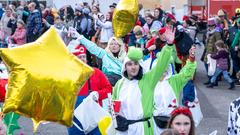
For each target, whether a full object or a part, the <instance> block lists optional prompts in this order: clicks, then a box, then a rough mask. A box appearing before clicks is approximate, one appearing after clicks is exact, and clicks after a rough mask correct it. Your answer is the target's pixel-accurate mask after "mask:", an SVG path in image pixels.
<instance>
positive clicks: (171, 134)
mask: <svg viewBox="0 0 240 135" xmlns="http://www.w3.org/2000/svg"><path fill="white" fill-rule="evenodd" d="M160 135H179V133H178V132H177V131H176V130H174V129H166V130H164V131H163V132H162V133H161V134H160Z"/></svg>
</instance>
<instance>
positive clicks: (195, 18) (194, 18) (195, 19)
mask: <svg viewBox="0 0 240 135" xmlns="http://www.w3.org/2000/svg"><path fill="white" fill-rule="evenodd" d="M189 18H191V19H193V20H194V21H197V20H198V16H196V15H191V16H190V17H189Z"/></svg>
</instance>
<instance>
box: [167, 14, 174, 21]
mask: <svg viewBox="0 0 240 135" xmlns="http://www.w3.org/2000/svg"><path fill="white" fill-rule="evenodd" d="M167 18H170V19H173V20H176V18H175V16H174V15H173V14H170V13H169V14H168V15H167Z"/></svg>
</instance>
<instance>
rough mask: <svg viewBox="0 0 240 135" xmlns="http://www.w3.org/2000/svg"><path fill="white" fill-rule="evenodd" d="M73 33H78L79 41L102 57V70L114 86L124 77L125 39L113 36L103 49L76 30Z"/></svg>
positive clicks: (94, 53)
mask: <svg viewBox="0 0 240 135" xmlns="http://www.w3.org/2000/svg"><path fill="white" fill-rule="evenodd" d="M72 33H75V35H77V37H78V39H77V40H78V42H79V43H80V44H82V45H84V46H85V47H86V48H87V50H88V51H89V52H90V53H91V54H93V55H95V56H96V57H98V58H100V59H102V71H103V73H104V74H105V75H106V76H107V78H108V80H109V81H110V83H111V85H112V86H114V85H115V83H116V82H117V81H118V80H119V79H121V78H122V76H121V75H122V74H121V69H122V63H123V60H124V58H125V57H126V52H125V49H124V43H123V41H122V40H121V39H120V38H116V37H112V38H110V39H109V41H108V45H107V47H106V48H105V49H102V48H100V47H98V46H97V45H96V44H95V43H93V42H91V41H89V40H88V39H86V38H85V37H84V36H82V35H79V34H77V33H76V32H75V31H73V32H72Z"/></svg>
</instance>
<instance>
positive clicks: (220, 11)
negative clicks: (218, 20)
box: [217, 9, 225, 16]
mask: <svg viewBox="0 0 240 135" xmlns="http://www.w3.org/2000/svg"><path fill="white" fill-rule="evenodd" d="M217 15H218V16H224V15H225V13H224V11H223V10H222V9H220V10H218V13H217Z"/></svg>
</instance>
